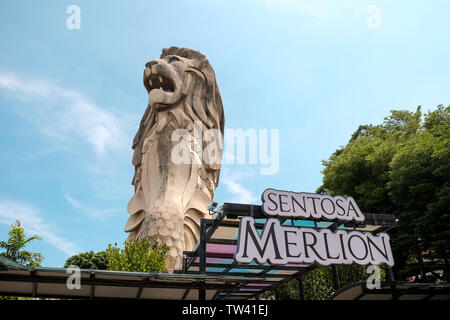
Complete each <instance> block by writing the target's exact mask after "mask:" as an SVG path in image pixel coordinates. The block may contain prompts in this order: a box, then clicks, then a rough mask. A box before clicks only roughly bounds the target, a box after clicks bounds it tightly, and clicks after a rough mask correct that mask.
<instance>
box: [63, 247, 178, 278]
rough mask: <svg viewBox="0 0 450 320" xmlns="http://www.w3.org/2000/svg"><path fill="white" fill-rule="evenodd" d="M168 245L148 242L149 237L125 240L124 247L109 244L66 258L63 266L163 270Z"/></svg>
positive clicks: (120, 269) (145, 270) (121, 269)
mask: <svg viewBox="0 0 450 320" xmlns="http://www.w3.org/2000/svg"><path fill="white" fill-rule="evenodd" d="M168 251H169V247H168V246H167V245H165V244H159V242H158V241H154V242H153V243H151V242H150V240H149V239H144V240H139V241H138V240H130V241H126V242H125V245H124V248H123V249H121V248H119V247H118V246H117V243H115V244H114V245H111V244H109V245H108V248H107V249H106V250H104V251H99V252H97V253H94V252H93V251H89V252H84V253H80V254H77V255H74V256H72V257H70V258H69V259H67V261H66V263H65V265H64V267H65V268H68V267H69V266H71V265H75V266H78V267H79V268H81V269H94V270H115V271H132V272H164V271H165V270H166V262H165V256H166V253H167V252H168Z"/></svg>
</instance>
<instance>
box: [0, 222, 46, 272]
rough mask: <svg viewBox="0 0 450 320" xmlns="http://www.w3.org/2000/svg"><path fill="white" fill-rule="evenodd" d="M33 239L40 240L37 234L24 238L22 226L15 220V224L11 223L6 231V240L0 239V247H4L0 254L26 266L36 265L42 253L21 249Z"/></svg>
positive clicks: (39, 263) (39, 261)
mask: <svg viewBox="0 0 450 320" xmlns="http://www.w3.org/2000/svg"><path fill="white" fill-rule="evenodd" d="M33 240H41V238H40V237H39V236H37V235H34V236H32V237H30V238H26V237H25V232H24V230H23V228H21V227H20V223H19V222H17V223H16V225H11V230H9V232H8V240H7V241H6V242H5V241H0V248H2V249H5V252H2V253H0V255H1V256H2V257H5V258H7V259H9V260H12V261H14V262H17V263H19V264H21V265H24V266H27V267H38V266H40V265H41V262H42V260H43V257H42V255H41V254H40V253H36V252H31V251H26V250H22V249H23V248H25V247H26V246H27V244H28V243H29V242H31V241H33Z"/></svg>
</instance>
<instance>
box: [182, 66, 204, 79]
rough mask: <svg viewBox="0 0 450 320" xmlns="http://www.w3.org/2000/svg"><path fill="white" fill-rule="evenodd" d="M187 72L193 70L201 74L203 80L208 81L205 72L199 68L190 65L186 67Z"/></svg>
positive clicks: (198, 74)
mask: <svg viewBox="0 0 450 320" xmlns="http://www.w3.org/2000/svg"><path fill="white" fill-rule="evenodd" d="M186 72H193V73H195V74H196V75H197V76H199V77H200V78H202V79H203V81H206V77H205V74H204V73H203V72H202V71H200V70H199V69H197V68H194V67H189V68H187V69H186Z"/></svg>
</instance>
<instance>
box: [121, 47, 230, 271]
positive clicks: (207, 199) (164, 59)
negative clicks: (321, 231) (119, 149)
mask: <svg viewBox="0 0 450 320" xmlns="http://www.w3.org/2000/svg"><path fill="white" fill-rule="evenodd" d="M144 86H145V88H146V89H147V92H148V94H149V103H148V106H147V109H146V111H145V113H144V116H143V118H142V120H141V123H140V126H139V130H138V132H137V134H136V136H135V138H134V141H133V149H134V155H133V165H134V166H135V174H134V177H133V181H132V184H133V185H134V191H135V193H134V196H133V197H132V199H131V200H130V202H129V204H128V207H127V211H128V213H129V214H130V217H129V219H128V221H127V224H126V226H125V231H126V232H129V233H130V234H129V237H128V239H129V240H130V239H137V240H140V239H143V238H150V239H151V240H154V239H156V238H157V239H158V241H159V242H161V243H165V244H167V245H168V246H169V247H170V250H169V252H168V254H167V258H166V265H167V268H168V270H169V272H171V271H173V270H176V269H181V267H182V256H183V251H184V250H192V249H193V247H194V245H195V244H196V243H197V241H198V240H199V232H200V219H201V218H205V217H207V213H208V210H207V206H208V205H209V204H210V203H211V202H212V200H213V197H214V192H215V188H216V187H217V184H218V181H219V173H220V162H221V161H220V160H221V159H220V158H221V155H222V153H221V150H222V149H223V147H222V145H223V140H222V137H223V130H224V115H223V107H222V100H221V97H220V93H219V89H218V86H217V83H216V79H215V74H214V71H213V69H212V67H211V65H210V64H209V62H208V60H207V59H206V57H205V56H204V55H202V54H201V53H200V52H197V51H194V50H191V49H185V48H177V47H171V48H168V49H164V50H163V52H162V54H161V57H160V59H154V60H152V61H150V62H148V63H147V64H146V68H145V70H144ZM179 129H182V130H183V129H184V131H185V132H187V133H188V136H189V139H188V140H186V139H185V140H184V143H187V144H188V145H187V150H188V152H187V153H189V154H188V155H186V154H185V155H184V156H188V158H189V159H190V161H187V162H186V161H184V162H183V163H179V161H173V160H174V158H173V155H174V150H177V149H176V148H177V147H179V144H180V141H179V140H176V139H175V140H174V138H173V137H174V131H176V130H179ZM214 129H215V130H216V131H217V132H219V135H218V136H217V137H215V139H216V140H217V141H216V143H218V146H219V148H218V149H217V150H219V152H218V153H216V154H215V157H216V159H215V160H214V161H205V159H202V158H201V157H200V160H199V157H198V155H199V154H200V155H201V154H202V150H203V149H204V148H205V142H204V139H202V134H204V133H205V132H209V131H211V130H214ZM181 132H182V131H181ZM213 139H214V138H213ZM186 141H187V142H186ZM217 159H219V160H217ZM207 160H208V159H207Z"/></svg>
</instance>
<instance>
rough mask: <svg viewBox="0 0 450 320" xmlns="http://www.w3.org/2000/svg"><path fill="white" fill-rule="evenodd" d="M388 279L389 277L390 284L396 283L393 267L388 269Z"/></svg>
mask: <svg viewBox="0 0 450 320" xmlns="http://www.w3.org/2000/svg"><path fill="white" fill-rule="evenodd" d="M387 271H388V272H387V277H388V280H389V282H395V276H394V271H393V270H392V267H389V268H388V269H387Z"/></svg>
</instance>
